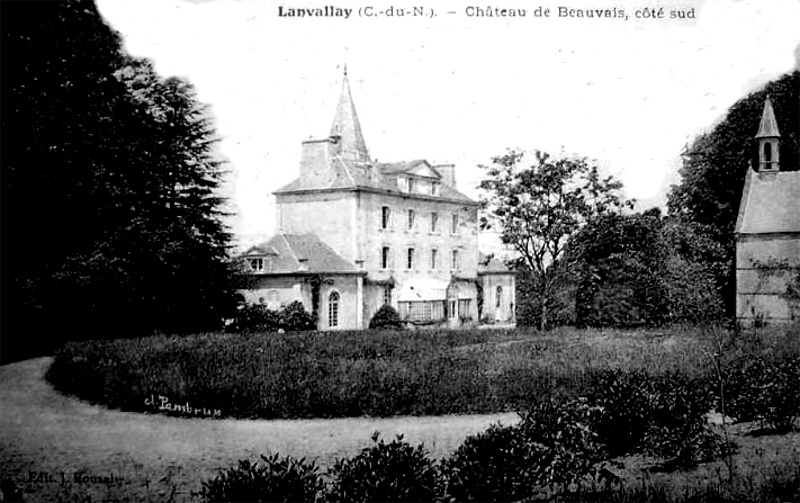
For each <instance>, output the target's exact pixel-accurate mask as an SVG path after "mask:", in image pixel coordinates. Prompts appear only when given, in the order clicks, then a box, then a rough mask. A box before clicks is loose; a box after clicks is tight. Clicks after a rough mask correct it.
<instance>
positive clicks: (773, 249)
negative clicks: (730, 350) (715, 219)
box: [736, 99, 800, 324]
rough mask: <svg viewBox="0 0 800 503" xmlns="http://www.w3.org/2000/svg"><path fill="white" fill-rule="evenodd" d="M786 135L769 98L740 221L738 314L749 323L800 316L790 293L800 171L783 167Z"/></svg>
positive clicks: (799, 230) (799, 226) (798, 252)
mask: <svg viewBox="0 0 800 503" xmlns="http://www.w3.org/2000/svg"><path fill="white" fill-rule="evenodd" d="M780 138H781V135H780V132H779V131H778V123H777V121H776V120H775V112H774V110H773V108H772V103H771V102H770V100H769V99H767V100H766V102H765V103H764V111H763V114H762V117H761V123H760V125H759V128H758V133H757V134H756V140H757V143H758V158H759V162H758V167H757V169H756V170H753V169H749V170H748V171H747V177H746V179H745V185H744V192H743V194H742V202H741V204H740V205H739V216H738V219H737V221H736V317H737V319H738V320H739V321H740V322H743V323H746V324H750V323H754V322H768V323H785V322H790V321H792V320H797V319H800V310H798V307H800V306H797V305H796V303H793V302H792V301H791V300H790V299H789V297H788V295H787V293H788V291H787V287H788V285H789V282H790V281H792V280H793V278H794V277H795V275H797V274H800V171H796V170H795V171H788V170H786V169H782V168H785V167H782V166H781V162H780V147H781V145H780ZM798 168H800V166H799V167H798Z"/></svg>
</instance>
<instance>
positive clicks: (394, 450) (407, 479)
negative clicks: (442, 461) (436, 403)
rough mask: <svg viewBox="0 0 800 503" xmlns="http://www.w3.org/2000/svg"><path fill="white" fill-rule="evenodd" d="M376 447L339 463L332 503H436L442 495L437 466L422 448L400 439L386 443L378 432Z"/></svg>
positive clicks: (334, 471) (335, 475)
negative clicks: (338, 502) (404, 502)
mask: <svg viewBox="0 0 800 503" xmlns="http://www.w3.org/2000/svg"><path fill="white" fill-rule="evenodd" d="M372 441H373V443H374V445H373V446H371V447H367V448H365V449H363V450H362V451H361V452H360V453H359V454H358V455H356V456H355V457H352V458H345V459H340V460H339V461H337V462H336V464H335V465H334V467H333V469H332V470H331V475H332V477H333V487H332V489H331V492H330V495H329V496H330V499H331V500H332V501H342V502H367V501H409V502H413V501H435V500H437V499H438V498H439V496H440V494H441V490H440V476H439V470H438V467H437V464H436V462H435V461H434V460H432V459H431V458H430V457H429V456H428V453H427V451H425V449H424V447H423V446H422V445H419V446H417V447H413V446H411V445H410V444H409V443H408V442H406V441H404V440H403V436H402V435H398V436H397V438H396V439H395V440H392V441H391V442H390V443H388V444H387V443H385V442H384V441H383V440H379V434H378V433H377V432H376V433H375V434H374V435H373V437H372Z"/></svg>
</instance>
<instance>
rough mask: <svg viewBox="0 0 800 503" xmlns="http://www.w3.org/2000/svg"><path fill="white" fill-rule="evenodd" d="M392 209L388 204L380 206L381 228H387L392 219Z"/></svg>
mask: <svg viewBox="0 0 800 503" xmlns="http://www.w3.org/2000/svg"><path fill="white" fill-rule="evenodd" d="M391 219H392V211H391V210H390V209H389V207H388V206H384V207H383V208H381V229H388V228H389V226H390V225H391V223H392V221H391Z"/></svg>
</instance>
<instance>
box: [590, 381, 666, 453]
mask: <svg viewBox="0 0 800 503" xmlns="http://www.w3.org/2000/svg"><path fill="white" fill-rule="evenodd" d="M651 384H652V383H651V379H650V376H649V375H648V374H647V373H646V372H644V371H642V370H633V371H625V372H623V371H621V370H619V369H614V370H606V371H602V372H599V373H597V374H595V375H594V376H593V378H592V379H591V385H590V389H591V395H590V401H591V403H592V404H593V405H595V406H597V407H599V408H600V411H599V413H598V414H597V415H596V416H595V421H594V423H593V426H592V427H593V430H594V431H595V433H597V441H598V442H599V443H601V444H602V445H603V446H604V448H605V449H606V452H607V453H608V455H609V456H611V457H616V456H624V455H627V454H634V453H636V452H639V451H641V450H642V448H643V441H644V438H645V435H646V434H647V429H648V427H649V425H650V423H651V421H652V417H651V416H652V407H651V403H650V401H651V394H652V386H651Z"/></svg>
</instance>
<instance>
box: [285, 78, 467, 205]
mask: <svg viewBox="0 0 800 503" xmlns="http://www.w3.org/2000/svg"><path fill="white" fill-rule="evenodd" d="M322 142H326V147H327V148H328V153H327V155H325V156H322V157H320V158H318V159H317V161H318V162H322V163H324V164H326V165H325V166H321V168H323V169H324V171H325V172H326V173H327V178H326V179H325V181H324V182H323V183H320V181H319V180H318V179H317V180H315V181H314V182H313V183H312V182H308V181H306V182H307V183H304V181H303V179H302V178H297V179H295V180H294V181H292V182H291V183H289V184H287V185H285V186H283V187H281V188H280V189H278V190H276V191H275V192H274V193H275V194H282V193H287V192H295V191H303V190H331V189H333V190H336V189H350V190H352V189H374V190H383V191H391V192H397V193H398V194H404V195H408V193H406V192H402V191H401V190H400V189H399V187H398V186H397V181H396V177H397V175H398V174H400V173H409V172H412V171H414V170H415V169H417V168H419V167H420V166H422V165H424V166H425V167H427V168H430V169H431V170H432V171H433V172H434V173H435V174H436V175H438V177H439V179H441V178H442V177H441V174H440V173H439V172H438V171H436V169H435V168H434V167H432V166H431V165H430V164H429V163H428V162H427V161H425V160H422V159H417V160H413V161H401V162H393V163H377V162H373V161H372V160H371V159H370V157H369V152H368V151H367V144H366V142H365V141H364V135H363V134H362V132H361V123H360V121H359V120H358V114H357V113H356V107H355V104H354V103H353V96H352V94H351V92H350V82H349V80H348V78H347V70H345V73H344V79H343V80H342V93H341V95H340V96H339V103H338V105H337V107H336V114H335V115H334V118H333V124H332V126H331V132H330V136H329V138H328V139H327V140H311V141H309V142H304V143H322ZM334 146H335V148H334ZM305 147H306V146H305V145H304V148H305ZM323 159H324V160H323ZM419 195H423V196H425V195H424V194H419ZM427 197H437V198H441V199H449V200H456V201H459V202H463V203H466V204H475V205H476V204H478V203H476V202H475V201H473V200H472V199H470V198H469V197H467V196H465V195H464V194H462V193H461V192H459V191H458V190H456V189H454V188H453V187H450V186H448V185H446V184H444V183H442V184H441V186H440V189H439V195H438V196H432V195H429V196H427Z"/></svg>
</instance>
